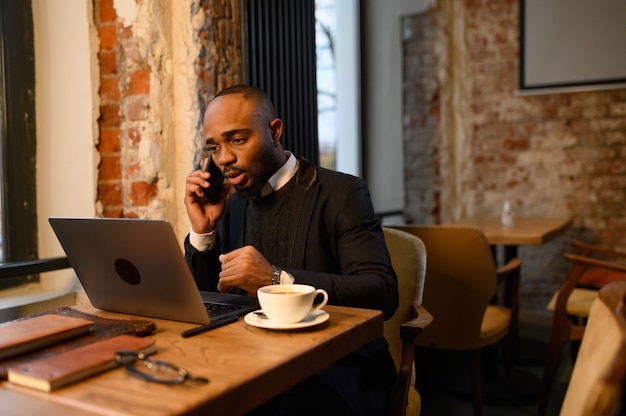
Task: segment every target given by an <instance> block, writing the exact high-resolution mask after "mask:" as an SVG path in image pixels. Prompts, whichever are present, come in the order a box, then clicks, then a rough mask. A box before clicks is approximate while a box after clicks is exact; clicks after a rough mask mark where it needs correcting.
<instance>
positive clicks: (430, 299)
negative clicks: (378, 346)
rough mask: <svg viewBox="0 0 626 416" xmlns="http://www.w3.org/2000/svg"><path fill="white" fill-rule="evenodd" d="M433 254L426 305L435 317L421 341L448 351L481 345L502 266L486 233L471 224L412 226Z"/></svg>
mask: <svg viewBox="0 0 626 416" xmlns="http://www.w3.org/2000/svg"><path fill="white" fill-rule="evenodd" d="M394 228H396V229H399V230H403V231H407V232H409V233H411V234H413V235H415V236H417V237H419V238H420V239H421V240H422V242H423V243H424V246H425V247H426V250H427V254H428V267H427V268H426V278H425V285H424V299H423V305H424V307H425V308H426V309H427V310H428V311H429V312H430V313H431V314H432V316H433V317H434V320H433V322H432V323H431V324H430V325H429V326H428V327H427V328H425V329H424V332H423V333H422V334H421V335H420V336H419V337H418V339H417V340H416V345H419V346H425V347H432V348H438V349H447V350H472V349H478V348H480V347H481V345H480V341H479V337H480V329H481V323H482V321H483V315H484V314H485V309H486V308H487V306H488V304H489V303H490V301H491V300H492V298H493V296H494V295H495V292H496V285H497V278H496V273H497V270H496V265H495V261H494V259H493V254H492V252H491V249H490V247H489V244H488V243H487V240H486V239H485V236H484V234H483V233H482V232H481V231H479V230H477V229H474V228H471V227H465V226H443V225H406V226H394Z"/></svg>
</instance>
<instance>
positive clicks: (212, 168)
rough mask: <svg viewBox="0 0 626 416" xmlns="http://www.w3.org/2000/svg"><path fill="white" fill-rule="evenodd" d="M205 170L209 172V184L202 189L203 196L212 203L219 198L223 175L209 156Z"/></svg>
mask: <svg viewBox="0 0 626 416" xmlns="http://www.w3.org/2000/svg"><path fill="white" fill-rule="evenodd" d="M204 170H205V171H207V172H209V173H210V174H211V177H210V178H209V184H210V185H211V186H209V187H208V188H203V189H204V197H205V198H206V199H208V200H209V201H211V203H212V204H215V203H217V201H218V200H219V198H220V192H221V190H222V185H223V184H224V175H223V174H222V171H221V170H220V168H219V167H218V166H217V165H216V164H215V163H213V158H212V157H210V156H209V160H208V161H207V164H206V168H205V169H204Z"/></svg>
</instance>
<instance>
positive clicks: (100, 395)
mask: <svg viewBox="0 0 626 416" xmlns="http://www.w3.org/2000/svg"><path fill="white" fill-rule="evenodd" d="M75 308H76V309H79V310H83V311H85V312H88V313H93V314H98V315H101V316H104V317H109V318H124V317H126V318H139V319H145V318H142V317H135V316H132V315H122V314H117V313H112V312H104V311H100V310H97V309H95V308H93V307H92V306H91V305H79V306H75ZM324 309H325V310H326V311H327V312H329V313H330V319H329V321H328V322H327V323H325V324H322V325H321V326H319V327H316V328H311V329H306V330H299V331H289V332H283V331H271V330H266V329H261V328H257V327H253V326H250V325H248V324H246V323H245V322H244V321H243V318H242V319H240V320H239V321H238V322H236V323H233V324H230V325H227V326H224V327H221V328H218V329H215V330H212V331H210V332H206V333H203V334H201V335H197V336H194V337H191V338H182V337H181V336H180V333H181V331H183V330H186V329H189V328H192V327H194V325H192V324H187V323H182V322H175V321H168V320H163V319H151V320H152V321H154V322H155V323H156V325H157V329H156V331H155V332H154V334H153V337H154V338H155V340H156V346H157V353H156V355H155V358H159V359H163V360H166V361H170V362H171V363H172V364H175V365H178V366H180V367H183V368H185V369H186V370H188V371H189V372H190V373H191V374H193V375H196V376H202V377H206V378H208V379H209V383H208V384H200V385H198V384H183V385H162V384H157V383H151V382H147V381H142V380H139V379H137V378H134V377H132V376H130V375H129V374H128V373H127V372H126V371H125V370H124V369H122V368H117V369H114V370H112V371H109V372H106V373H103V374H101V375H98V376H95V377H92V378H90V379H87V380H85V381H82V382H79V383H77V384H74V385H71V386H68V387H65V388H62V389H59V390H57V391H54V392H52V393H43V392H39V391H36V390H32V389H28V388H25V387H20V386H15V385H12V384H11V383H9V382H6V381H5V382H1V383H0V399H1V401H2V410H1V413H2V414H3V415H29V414H33V415H35V414H36V415H42V414H49V412H50V411H52V410H54V411H56V410H59V409H65V410H67V411H66V412H61V413H63V414H108V415H110V414H116V415H142V416H144V415H166V414H167V415H173V414H211V415H226V414H228V415H238V414H243V413H245V412H247V411H249V410H251V409H253V408H255V407H256V406H258V405H260V404H261V403H263V402H265V401H266V400H268V399H270V398H272V397H274V396H276V395H278V394H279V393H281V392H283V391H285V390H286V389H288V388H289V387H291V386H293V385H295V384H297V383H298V382H300V381H301V380H303V379H305V378H306V377H308V376H310V375H312V374H314V373H315V372H317V371H319V370H321V369H322V368H324V367H326V366H328V365H329V364H331V363H333V362H335V361H336V360H338V359H339V358H341V357H343V356H345V355H347V354H349V353H350V352H352V351H354V350H356V349H358V348H359V347H361V346H363V345H365V344H367V343H368V342H370V341H372V340H374V339H376V338H377V337H379V336H382V334H383V316H382V313H381V312H380V311H375V310H368V309H358V308H346V307H337V306H326V307H325V308H324ZM61 413H59V414H61ZM55 414H56V413H55Z"/></svg>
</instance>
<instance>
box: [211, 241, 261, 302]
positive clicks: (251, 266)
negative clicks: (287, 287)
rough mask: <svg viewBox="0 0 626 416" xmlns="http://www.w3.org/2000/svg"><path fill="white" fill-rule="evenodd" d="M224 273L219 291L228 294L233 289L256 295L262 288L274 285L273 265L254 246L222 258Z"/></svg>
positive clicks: (237, 250) (240, 249)
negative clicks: (236, 288)
mask: <svg viewBox="0 0 626 416" xmlns="http://www.w3.org/2000/svg"><path fill="white" fill-rule="evenodd" d="M220 262H221V263H222V271H221V272H220V281H219V283H218V285H217V290H219V291H220V292H228V291H230V289H232V288H233V287H238V288H241V289H244V290H245V291H247V292H248V293H254V294H256V291H257V289H258V288H260V287H261V286H267V285H271V284H272V265H271V264H270V263H269V262H268V261H267V260H266V259H265V257H263V255H262V254H261V253H260V252H259V251H258V250H257V249H256V248H254V247H252V246H245V247H242V248H238V249H236V250H233V251H231V252H230V253H227V254H222V255H221V256H220Z"/></svg>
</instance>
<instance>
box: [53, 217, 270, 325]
mask: <svg viewBox="0 0 626 416" xmlns="http://www.w3.org/2000/svg"><path fill="white" fill-rule="evenodd" d="M49 221H50V225H51V226H52V229H53V230H54V232H55V234H56V236H57V238H58V239H59V242H60V243H61V246H62V247H63V250H64V251H65V253H66V255H67V257H68V259H69V261H70V263H71V265H72V267H73V268H74V271H75V272H76V275H77V276H78V280H80V283H81V284H82V286H83V288H84V289H85V293H86V294H87V297H88V298H89V300H90V302H91V304H92V305H93V306H94V307H96V308H98V309H102V310H107V311H113V312H121V313H127V314H131V315H141V316H146V317H152V318H163V319H170V320H174V321H183V322H191V323H197V324H208V323H210V322H211V321H212V320H217V319H222V318H227V317H231V316H241V315H244V314H246V313H248V312H251V311H254V310H257V309H259V304H258V301H257V299H256V297H255V296H244V295H232V294H225V293H214V292H201V291H199V290H198V287H197V286H196V283H195V281H194V279H193V275H192V274H191V271H190V270H189V267H188V266H187V263H186V262H185V258H184V255H183V253H182V251H181V248H180V245H179V243H178V240H177V238H176V235H175V234H174V229H173V228H172V226H171V225H170V224H169V223H168V222H166V221H163V220H146V219H137V218H58V217H57V218H49Z"/></svg>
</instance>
